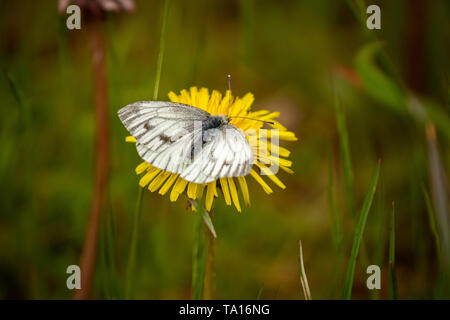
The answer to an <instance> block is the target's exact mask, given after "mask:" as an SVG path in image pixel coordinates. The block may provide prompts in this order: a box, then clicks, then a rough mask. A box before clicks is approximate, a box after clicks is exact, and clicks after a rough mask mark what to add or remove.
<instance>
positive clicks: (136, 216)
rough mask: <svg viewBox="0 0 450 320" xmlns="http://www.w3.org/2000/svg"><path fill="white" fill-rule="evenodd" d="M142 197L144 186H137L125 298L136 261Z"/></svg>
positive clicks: (129, 294)
mask: <svg viewBox="0 0 450 320" xmlns="http://www.w3.org/2000/svg"><path fill="white" fill-rule="evenodd" d="M143 197H144V188H141V187H139V191H138V197H137V201H136V208H135V210H134V219H133V231H132V233H131V244H130V255H129V257H128V265H127V274H126V277H127V278H126V284H125V299H130V298H131V289H132V284H133V273H134V264H135V261H136V248H137V243H138V235H139V220H140V217H141V209H142V198H143Z"/></svg>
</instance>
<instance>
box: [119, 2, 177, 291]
mask: <svg viewBox="0 0 450 320" xmlns="http://www.w3.org/2000/svg"><path fill="white" fill-rule="evenodd" d="M169 6H170V0H166V2H165V4H164V14H163V21H162V27H161V38H160V45H159V53H158V62H157V65H156V75H155V88H154V90H153V100H157V99H158V91H159V83H160V81H161V70H162V63H163V57H164V49H165V44H166V40H165V39H166V25H167V20H168V16H169ZM143 195H144V188H141V187H139V191H138V196H137V202H136V209H135V212H134V219H133V231H132V234H131V244H130V255H129V258H128V265H127V273H126V284H125V298H126V299H129V298H130V297H131V290H132V277H133V273H134V264H135V260H136V258H135V256H136V247H137V242H138V234H139V221H140V216H141V209H142V198H143Z"/></svg>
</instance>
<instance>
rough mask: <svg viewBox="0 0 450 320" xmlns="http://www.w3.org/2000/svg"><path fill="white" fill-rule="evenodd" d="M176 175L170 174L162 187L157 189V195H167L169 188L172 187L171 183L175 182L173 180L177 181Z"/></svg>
mask: <svg viewBox="0 0 450 320" xmlns="http://www.w3.org/2000/svg"><path fill="white" fill-rule="evenodd" d="M177 177H178V175H176V174H172V175H171V176H170V177H169V179H168V180H167V181H166V183H164V185H163V186H162V188H161V189H159V192H158V193H159V194H160V195H165V194H166V193H167V191H169V189H170V187H171V186H172V185H173V183H174V182H175V180H176V179H177Z"/></svg>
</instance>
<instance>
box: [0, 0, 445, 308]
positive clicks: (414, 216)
mask: <svg viewBox="0 0 450 320" xmlns="http://www.w3.org/2000/svg"><path fill="white" fill-rule="evenodd" d="M361 3H362V1H356V2H355V1H331V0H328V1H325V0H321V1H258V0H241V1H238V0H235V1H214V2H213V1H207V0H199V1H179V0H173V1H172V3H171V6H170V13H169V17H168V20H167V35H166V51H165V56H164V62H163V67H162V75H161V84H160V90H159V99H160V100H168V98H167V93H168V92H169V91H175V92H179V91H180V90H181V89H188V88H189V87H190V86H193V85H196V86H204V87H207V88H210V89H218V90H220V91H222V92H223V91H225V90H226V88H227V82H226V75H227V74H231V75H232V88H233V93H234V94H236V95H239V96H242V95H244V94H245V93H246V92H252V93H253V94H254V95H255V98H256V99H255V102H254V105H253V108H254V109H258V108H268V109H270V110H273V111H280V112H281V117H280V121H281V122H282V123H283V124H284V125H285V126H286V127H288V129H289V130H292V131H294V132H295V133H296V135H297V137H298V138H299V141H298V142H289V143H284V144H282V145H283V146H285V147H287V148H288V149H290V150H291V151H292V154H291V157H290V158H291V160H292V161H293V170H294V171H295V174H294V175H292V176H291V175H288V174H286V173H285V172H283V171H280V173H279V175H278V176H279V178H280V179H281V180H282V181H283V182H284V183H285V184H286V186H287V188H286V189H285V190H281V189H279V188H278V187H276V186H275V185H272V184H271V186H273V189H274V193H273V194H271V195H266V194H265V193H264V192H263V190H262V189H261V187H260V186H259V185H258V184H257V183H256V182H255V181H254V180H253V179H251V178H250V179H248V181H249V188H250V194H251V201H252V206H251V207H250V208H247V209H244V210H243V212H242V213H238V212H237V211H236V210H235V209H234V208H233V207H227V206H226V205H225V204H224V201H223V198H222V197H221V198H220V199H218V200H216V201H215V207H214V224H215V228H216V231H217V234H218V237H217V239H216V241H215V284H216V290H215V294H214V297H215V298H219V299H256V298H257V297H258V295H260V297H261V298H262V299H303V298H304V297H303V293H302V288H301V284H300V278H299V271H298V241H299V240H300V239H301V240H302V244H303V255H304V263H305V269H306V274H307V277H308V281H309V286H310V289H311V294H312V297H313V299H328V298H331V299H337V298H341V297H342V288H343V281H344V274H345V269H346V266H347V263H348V261H349V257H350V250H351V246H352V241H353V235H354V231H355V223H354V220H353V219H352V217H351V214H350V212H351V206H352V205H351V202H349V201H348V199H349V198H348V196H349V194H350V195H351V194H353V197H354V206H355V208H356V212H357V215H358V216H359V212H360V209H361V207H362V204H363V201H364V197H365V196H366V194H367V192H368V190H369V184H370V181H371V179H372V176H373V174H374V172H375V168H376V165H377V162H378V160H381V171H380V180H379V183H378V188H377V192H376V194H375V197H374V200H373V204H372V207H371V210H370V212H369V216H368V220H367V224H366V229H365V231H364V236H363V243H364V254H363V256H361V255H360V259H358V263H357V265H356V274H355V282H354V287H353V295H352V296H353V298H356V299H367V298H382V299H384V298H387V297H388V267H389V261H388V248H389V225H390V214H391V211H392V208H391V202H392V201H395V219H396V221H395V222H396V230H395V231H396V232H395V240H396V243H395V262H396V274H397V286H398V297H399V298H401V299H421V298H450V291H449V290H448V287H447V288H445V283H446V282H445V281H443V280H442V279H441V276H440V271H439V270H442V265H443V263H442V260H445V254H441V253H439V252H438V251H437V250H436V245H435V242H436V237H435V233H434V232H433V226H434V223H433V221H432V220H433V219H431V223H430V217H434V220H435V224H436V226H437V232H438V237H441V238H440V239H439V241H440V242H441V247H442V246H443V239H442V236H443V234H445V230H447V232H448V225H447V226H442V223H443V222H442V221H445V219H444V220H442V210H440V211H439V208H436V207H435V204H436V203H448V180H447V178H446V176H445V175H444V174H443V172H444V170H445V171H446V172H447V173H448V172H449V169H450V149H449V144H450V124H449V123H450V121H449V110H450V109H449V94H450V92H449V71H450V68H449V61H450V59H449V58H450V51H449V50H450V41H449V40H450V26H449V21H450V19H449V13H450V3H449V2H448V1H439V0H436V1H425V0H414V1H406V0H404V1H400V0H399V1H371V3H370V4H378V5H379V6H380V7H381V19H382V20H381V23H382V29H381V30H373V31H370V30H368V29H367V28H365V26H363V25H361V23H360V22H361V21H359V19H358V17H362V19H364V21H363V23H364V24H365V19H366V17H367V15H366V14H365V13H364V12H360V11H359V10H358V4H361ZM163 6H164V2H163V1H136V11H135V12H134V13H120V14H108V15H107V17H106V19H105V21H104V22H103V27H104V30H105V41H106V53H107V56H106V60H107V79H108V80H107V82H108V100H109V126H110V128H109V133H110V134H109V144H110V161H111V171H110V181H109V187H108V197H107V198H108V201H107V202H108V208H107V210H106V211H105V212H103V214H102V223H101V227H100V233H99V247H98V259H97V264H96V266H97V268H96V273H95V283H94V290H93V296H94V297H96V298H123V297H124V294H123V291H124V286H125V274H126V265H127V260H128V255H129V251H130V239H131V232H132V226H133V224H132V223H133V212H134V208H135V205H136V200H137V194H138V192H137V191H138V181H139V177H138V176H136V174H135V172H134V169H135V167H136V165H137V164H139V163H140V162H141V160H140V159H139V157H138V155H137V153H136V150H135V147H134V145H132V144H129V143H125V142H124V137H125V136H126V135H127V132H126V130H125V129H124V127H123V126H122V124H121V123H120V121H119V119H118V117H117V115H116V111H117V110H118V109H119V108H121V107H123V106H124V105H126V104H128V103H131V102H134V101H137V100H149V99H151V97H152V95H153V87H154V81H155V68H156V62H157V55H158V50H159V38H160V29H161V22H162V17H163V15H162V12H163ZM352 8H353V10H352ZM360 14H361V15H360ZM66 17H67V15H65V14H63V15H60V14H58V11H57V3H56V1H39V2H38V1H0V67H1V69H2V74H1V76H0V98H1V108H0V139H1V151H0V192H1V201H0V298H3V299H11V298H19V299H23V298H25V299H37V298H42V299H54V298H61V299H69V298H71V297H72V295H73V292H71V291H70V290H68V289H67V288H66V278H67V276H68V275H67V274H66V268H67V266H68V265H72V264H78V262H79V257H80V253H81V250H82V245H83V240H84V236H85V232H86V227H87V222H88V217H89V208H90V203H91V198H92V190H93V177H94V159H95V143H94V142H95V133H96V128H95V107H94V83H93V68H92V59H91V58H92V57H91V56H92V50H91V47H90V45H89V40H88V39H89V36H88V31H89V25H88V24H87V23H86V24H85V21H84V20H82V29H81V30H79V31H78V30H72V31H69V30H67V29H66V26H65V19H66ZM377 39H378V40H379V41H381V42H380V43H381V45H379V46H376V45H373V44H374V43H375V41H377ZM413 96H414V97H415V98H413ZM415 99H417V100H415ZM336 101H338V102H336ZM336 110H338V112H341V113H342V114H345V120H346V128H347V134H348V141H349V148H350V156H351V164H352V171H351V173H352V174H353V176H354V186H353V188H351V189H350V193H348V192H346V183H345V173H344V172H347V173H349V171H344V166H343V164H344V163H343V160H342V159H343V158H342V156H341V152H342V143H341V142H342V135H340V133H339V130H338V126H337V121H336V119H337V117H336ZM426 123H428V125H429V127H431V126H432V124H431V123H434V124H435V127H436V132H437V138H436V139H433V137H432V136H429V137H428V139H427V136H426V134H425V124H426ZM344 133H345V132H344ZM344 139H345V138H344ZM433 146H437V150H438V152H439V153H438V154H435V153H433V152H430V150H434V149H433V148H434V147H433ZM433 168H441V169H444V170H440V171H439V170H438V171H437V172H438V174H436V175H431V174H430V172H432V171H433ZM439 182H440V183H441V185H442V186H443V187H442V188H433V187H432V186H433V184H435V185H439ZM269 183H270V182H269ZM436 183H437V184H436ZM445 188H447V189H445ZM424 190H425V191H426V193H428V194H429V195H430V199H431V200H430V204H431V206H430V207H431V209H433V210H427V206H426V200H425V199H426V198H425V195H424ZM350 198H351V197H350ZM241 203H242V202H241ZM447 205H448V204H447ZM439 214H441V216H439ZM445 215H446V216H447V219H448V206H447V207H446V208H445V207H444V217H445ZM194 220H195V219H194V214H193V213H192V212H191V211H190V210H186V201H185V200H184V199H182V198H181V197H180V199H179V200H178V202H176V203H171V202H169V198H168V195H166V196H164V197H161V196H160V195H158V194H152V193H150V192H146V193H145V195H144V199H143V208H142V214H141V219H140V224H139V240H138V246H137V253H136V265H135V272H134V279H135V281H134V285H133V295H132V296H133V297H134V298H140V299H189V298H190V297H191V272H192V245H193V239H194V233H195V231H194V230H195V228H194V224H195V223H194ZM371 264H377V265H379V266H380V267H381V273H382V283H381V290H378V291H377V292H374V291H370V290H368V289H367V287H366V279H367V277H368V275H367V274H366V268H367V266H368V265H371ZM440 266H441V267H440ZM447 283H448V282H447Z"/></svg>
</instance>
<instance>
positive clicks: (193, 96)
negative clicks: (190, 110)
mask: <svg viewBox="0 0 450 320" xmlns="http://www.w3.org/2000/svg"><path fill="white" fill-rule="evenodd" d="M189 92H190V93H191V100H192V104H193V105H194V106H198V100H197V92H198V90H197V87H190V88H189Z"/></svg>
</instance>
